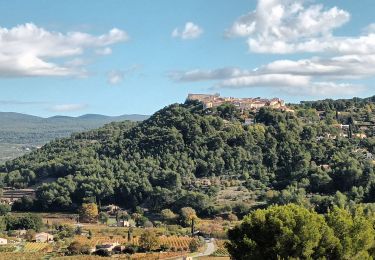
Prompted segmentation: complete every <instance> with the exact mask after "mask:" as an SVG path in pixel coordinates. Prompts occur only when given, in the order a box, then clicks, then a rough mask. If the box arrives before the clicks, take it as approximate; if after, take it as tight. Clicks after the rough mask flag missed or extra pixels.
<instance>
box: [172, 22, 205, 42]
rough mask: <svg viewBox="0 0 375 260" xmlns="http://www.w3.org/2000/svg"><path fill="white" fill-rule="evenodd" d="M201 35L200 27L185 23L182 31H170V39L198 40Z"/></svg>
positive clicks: (176, 29) (177, 29)
mask: <svg viewBox="0 0 375 260" xmlns="http://www.w3.org/2000/svg"><path fill="white" fill-rule="evenodd" d="M202 33H203V29H202V28H201V27H199V26H198V25H196V24H194V23H192V22H187V23H186V24H185V28H184V29H179V28H175V29H174V30H173V31H172V37H174V38H181V39H183V40H191V39H196V38H198V37H199V36H200V35H201V34H202Z"/></svg>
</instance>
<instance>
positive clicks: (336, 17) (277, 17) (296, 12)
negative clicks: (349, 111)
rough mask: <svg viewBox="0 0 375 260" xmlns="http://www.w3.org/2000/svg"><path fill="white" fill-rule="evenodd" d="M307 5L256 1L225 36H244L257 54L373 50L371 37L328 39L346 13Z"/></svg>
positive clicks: (297, 1) (292, 1) (280, 0)
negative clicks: (360, 47)
mask: <svg viewBox="0 0 375 260" xmlns="http://www.w3.org/2000/svg"><path fill="white" fill-rule="evenodd" d="M309 2H310V1H304V0H259V1H258V4H257V7H256V9H255V10H254V11H252V12H250V13H248V14H246V15H243V16H241V17H240V18H238V19H237V20H236V21H235V22H234V23H233V25H232V26H231V27H230V28H229V29H228V30H227V31H226V35H227V36H228V37H247V38H248V40H247V42H248V45H249V49H250V50H251V51H253V52H260V53H293V52H322V51H338V52H345V53H349V52H350V51H352V50H355V49H356V48H353V47H355V46H356V44H358V43H361V44H362V45H363V48H369V47H370V48H374V42H373V37H364V38H345V39H343V38H341V37H334V36H332V34H333V30H334V29H336V28H339V27H341V26H342V25H344V24H345V23H347V22H348V21H349V20H350V14H349V13H348V12H347V11H345V10H342V9H340V8H338V7H332V8H329V9H328V8H325V7H324V6H323V5H321V4H312V5H309V4H308V3H309ZM347 45H349V46H347ZM357 47H358V45H357Z"/></svg>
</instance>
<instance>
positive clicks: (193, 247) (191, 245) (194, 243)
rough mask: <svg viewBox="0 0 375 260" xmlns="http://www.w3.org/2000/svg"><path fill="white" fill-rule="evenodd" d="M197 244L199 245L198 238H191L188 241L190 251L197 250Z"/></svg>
mask: <svg viewBox="0 0 375 260" xmlns="http://www.w3.org/2000/svg"><path fill="white" fill-rule="evenodd" d="M199 246H200V244H199V241H198V239H193V240H191V241H190V243H189V250H190V252H197V251H198V249H199Z"/></svg>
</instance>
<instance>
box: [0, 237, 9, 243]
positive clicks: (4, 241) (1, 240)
mask: <svg viewBox="0 0 375 260" xmlns="http://www.w3.org/2000/svg"><path fill="white" fill-rule="evenodd" d="M6 244H8V239H6V238H1V237H0V245H6Z"/></svg>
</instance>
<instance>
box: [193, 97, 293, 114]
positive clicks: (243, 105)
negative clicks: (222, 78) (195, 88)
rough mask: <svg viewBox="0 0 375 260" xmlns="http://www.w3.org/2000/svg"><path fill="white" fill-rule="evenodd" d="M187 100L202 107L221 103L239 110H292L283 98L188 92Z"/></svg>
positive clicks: (216, 105) (212, 106) (211, 106)
mask: <svg viewBox="0 0 375 260" xmlns="http://www.w3.org/2000/svg"><path fill="white" fill-rule="evenodd" d="M187 100H197V101H200V102H202V103H203V104H204V108H205V109H207V108H214V107H218V106H220V105H222V104H225V103H229V104H233V105H234V106H235V107H237V108H238V109H239V110H241V111H242V112H243V111H255V110H259V109H260V108H262V107H270V108H274V109H278V110H282V111H289V112H292V111H293V110H291V109H289V108H288V107H287V106H285V102H284V100H282V99H280V98H272V99H263V98H260V97H257V98H235V97H221V96H220V94H218V93H216V94H213V95H210V94H189V95H188V97H187Z"/></svg>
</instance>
